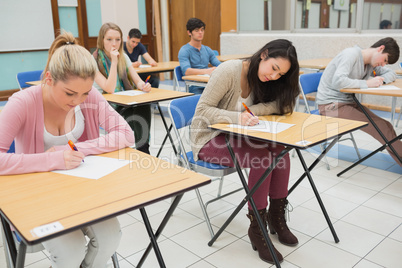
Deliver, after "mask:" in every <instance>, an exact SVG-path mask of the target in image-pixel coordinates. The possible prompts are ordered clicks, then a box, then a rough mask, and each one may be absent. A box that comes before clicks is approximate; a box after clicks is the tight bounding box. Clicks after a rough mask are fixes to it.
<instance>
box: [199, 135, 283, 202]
mask: <svg viewBox="0 0 402 268" xmlns="http://www.w3.org/2000/svg"><path fill="white" fill-rule="evenodd" d="M230 145H231V146H232V148H233V151H234V153H235V155H236V157H237V160H238V161H239V165H240V167H242V168H250V174H249V177H248V187H249V189H251V188H252V187H253V186H254V185H255V184H256V183H257V181H258V179H260V178H261V176H262V175H263V173H264V172H265V171H266V170H267V168H268V167H269V166H270V164H271V163H272V160H273V159H274V158H275V157H276V156H277V155H278V154H279V153H280V152H281V151H282V150H283V148H284V147H283V146H279V145H275V144H267V143H263V142H256V141H252V140H249V139H247V138H240V137H232V138H230ZM198 157H199V158H200V159H201V160H203V161H206V162H210V163H215V164H221V165H225V166H230V167H234V163H233V161H232V158H231V157H230V153H229V149H228V148H227V146H226V142H225V135H224V134H221V135H218V136H217V137H215V138H213V139H212V140H210V141H209V142H208V143H207V144H205V145H204V147H203V148H202V149H201V151H200V152H199V153H198ZM289 173H290V159H289V154H286V155H285V156H284V157H283V158H282V159H281V161H279V163H278V165H277V166H276V168H275V169H274V170H273V171H272V172H271V173H270V174H269V175H268V177H267V178H266V179H265V181H264V182H263V184H261V186H260V187H259V188H258V190H257V191H256V192H255V193H254V195H253V199H254V202H255V204H256V206H257V209H258V210H260V209H263V208H266V207H267V206H268V195H269V196H270V197H271V198H272V199H280V198H285V197H287V195H288V184H289ZM248 207H249V209H252V208H251V205H250V202H249V203H248Z"/></svg>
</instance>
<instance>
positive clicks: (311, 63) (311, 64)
mask: <svg viewBox="0 0 402 268" xmlns="http://www.w3.org/2000/svg"><path fill="white" fill-rule="evenodd" d="M331 60H332V58H322V59H310V60H299V66H300V68H310V69H319V70H324V69H325V68H327V65H328V64H329V63H330V61H331Z"/></svg>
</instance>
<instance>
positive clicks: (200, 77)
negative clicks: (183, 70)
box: [182, 70, 304, 83]
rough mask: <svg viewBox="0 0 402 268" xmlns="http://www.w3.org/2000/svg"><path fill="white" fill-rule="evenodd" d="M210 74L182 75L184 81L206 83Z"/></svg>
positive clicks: (301, 72)
mask: <svg viewBox="0 0 402 268" xmlns="http://www.w3.org/2000/svg"><path fill="white" fill-rule="evenodd" d="M303 73H304V72H303V71H302V70H300V72H299V74H303ZM209 78H210V76H206V75H185V76H183V77H182V79H183V80H185V81H194V82H200V83H208V81H209Z"/></svg>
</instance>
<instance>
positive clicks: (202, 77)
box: [182, 75, 210, 83]
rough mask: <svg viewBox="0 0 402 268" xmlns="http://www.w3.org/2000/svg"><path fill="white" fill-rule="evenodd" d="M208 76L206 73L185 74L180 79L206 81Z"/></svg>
mask: <svg viewBox="0 0 402 268" xmlns="http://www.w3.org/2000/svg"><path fill="white" fill-rule="evenodd" d="M209 77H210V76H206V75H186V76H183V77H182V79H183V80H185V81H195V82H201V83H208V81H209Z"/></svg>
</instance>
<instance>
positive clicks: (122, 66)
mask: <svg viewBox="0 0 402 268" xmlns="http://www.w3.org/2000/svg"><path fill="white" fill-rule="evenodd" d="M109 30H115V31H118V32H119V33H120V38H121V42H120V46H119V54H120V56H119V59H118V62H117V73H118V74H119V76H120V77H123V73H124V72H126V67H127V66H126V60H125V58H124V51H123V32H122V31H121V29H120V27H119V26H118V25H117V24H114V23H113V22H106V23H104V24H103V25H102V27H101V28H100V30H99V35H98V40H97V47H98V49H100V50H102V51H104V52H105V44H104V41H103V40H104V39H105V35H106V33H107V31H109Z"/></svg>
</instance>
